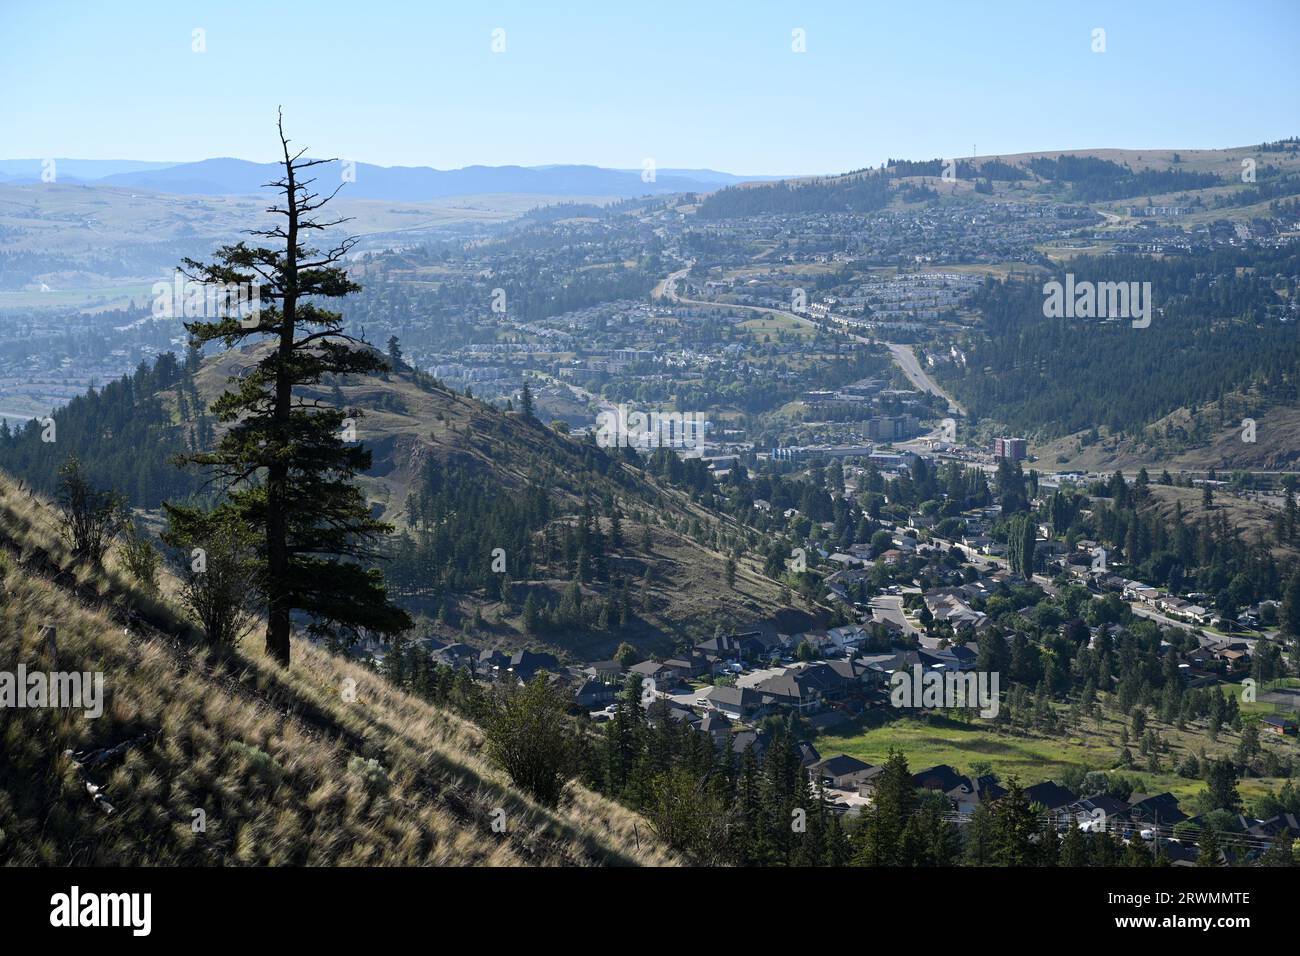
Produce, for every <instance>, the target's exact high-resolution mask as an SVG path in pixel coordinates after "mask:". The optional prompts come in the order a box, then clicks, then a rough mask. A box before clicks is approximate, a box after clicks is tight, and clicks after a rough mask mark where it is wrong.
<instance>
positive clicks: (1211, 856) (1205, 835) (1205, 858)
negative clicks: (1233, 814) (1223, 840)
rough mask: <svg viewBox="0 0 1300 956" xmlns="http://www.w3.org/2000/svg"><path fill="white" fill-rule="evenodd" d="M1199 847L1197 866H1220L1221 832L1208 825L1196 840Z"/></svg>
mask: <svg viewBox="0 0 1300 956" xmlns="http://www.w3.org/2000/svg"><path fill="white" fill-rule="evenodd" d="M1196 845H1197V847H1198V848H1199V849H1198V852H1197V854H1196V865H1197V866H1218V865H1219V856H1220V853H1221V851H1220V848H1219V833H1218V831H1217V830H1215V829H1214V827H1206V828H1205V829H1204V830H1202V831H1201V834H1200V837H1199V838H1198V839H1197V841H1196Z"/></svg>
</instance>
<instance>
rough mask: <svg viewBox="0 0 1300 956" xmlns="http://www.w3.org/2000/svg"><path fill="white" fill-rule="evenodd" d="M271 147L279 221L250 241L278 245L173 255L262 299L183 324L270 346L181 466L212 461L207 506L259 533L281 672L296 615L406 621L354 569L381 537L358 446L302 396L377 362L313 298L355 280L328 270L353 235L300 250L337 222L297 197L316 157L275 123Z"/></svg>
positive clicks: (271, 643)
mask: <svg viewBox="0 0 1300 956" xmlns="http://www.w3.org/2000/svg"><path fill="white" fill-rule="evenodd" d="M280 144H281V148H282V151H283V161H282V162H283V166H284V175H283V177H282V178H280V179H279V180H277V181H276V182H275V183H274V184H273V185H274V187H275V188H276V189H278V190H280V192H281V193H282V194H283V198H282V200H281V202H280V203H278V204H276V205H274V206H272V207H271V208H270V210H269V211H270V212H271V213H272V214H274V215H278V216H283V217H284V221H283V222H282V223H277V224H276V225H275V226H274V227H273V228H271V229H265V230H256V231H254V232H253V235H255V236H258V237H261V238H263V239H270V240H273V241H279V242H282V243H283V248H268V247H265V246H257V247H250V246H249V245H247V244H246V243H244V242H242V241H241V242H239V243H237V244H235V245H233V246H223V247H222V248H221V249H220V250H218V253H217V260H216V262H214V263H211V264H207V265H205V264H203V263H200V262H196V261H195V260H193V259H188V258H187V259H185V260H184V262H185V266H186V268H187V270H189V271H187V273H186V274H187V275H189V276H190V277H191V278H193V279H197V280H199V281H202V282H205V283H211V284H215V285H217V286H218V287H224V288H230V287H232V286H238V287H241V288H249V287H252V288H253V289H255V290H256V293H257V301H258V302H260V303H261V307H260V309H258V310H257V311H255V312H253V314H252V315H251V316H249V315H246V314H244V315H236V314H231V313H229V312H228V313H227V314H224V315H219V316H214V317H211V320H210V321H196V322H188V323H186V326H185V327H186V330H187V331H188V332H189V334H190V340H191V344H193V345H194V346H195V347H201V346H202V345H204V344H206V343H208V342H211V341H221V342H222V343H223V344H224V345H225V346H226V347H227V348H235V347H237V346H240V345H241V344H243V343H245V342H246V341H248V340H252V341H254V342H257V341H261V340H264V339H269V340H270V347H269V348H268V349H266V350H265V352H264V353H263V354H262V357H261V358H260V359H258V360H257V362H256V363H255V364H254V365H253V366H252V368H251V370H250V372H249V374H248V375H247V376H246V377H244V378H243V379H242V380H240V381H239V383H238V386H237V387H236V388H235V389H234V390H232V391H227V392H226V393H225V394H223V395H222V396H221V397H220V398H219V399H218V400H217V401H216V402H215V403H214V404H213V411H214V412H215V413H216V414H217V417H218V419H219V420H220V421H221V422H223V423H225V424H226V425H227V428H226V431H225V433H224V435H222V437H221V440H220V441H219V442H218V444H217V446H216V449H215V451H212V452H210V453H209V452H200V453H197V454H192V455H189V456H186V460H188V461H189V462H192V463H197V464H200V465H205V466H210V467H211V468H213V469H214V471H215V474H216V476H217V478H218V480H219V481H220V482H222V483H223V484H224V485H225V490H226V491H227V494H228V496H229V499H228V501H226V502H225V503H223V504H222V505H220V506H219V508H218V511H219V512H226V513H227V515H230V514H233V515H234V516H235V517H237V519H238V520H240V521H242V522H243V523H245V524H246V525H247V526H249V527H250V528H253V529H255V530H256V531H257V532H258V534H259V536H260V537H262V538H263V541H264V546H265V553H264V555H263V556H262V560H263V565H262V569H261V570H262V581H261V585H262V588H261V589H262V592H263V593H264V594H265V596H266V603H267V607H266V615H267V628H266V651H267V653H268V654H269V655H270V656H271V657H272V658H273V659H274V660H275V661H277V662H278V663H280V664H282V665H286V666H287V665H288V663H289V634H290V629H291V628H290V623H291V620H292V615H293V613H294V612H295V611H301V612H304V613H305V614H306V615H307V616H308V617H309V618H310V620H311V624H310V627H309V630H311V632H312V633H313V634H316V635H317V636H322V637H327V638H329V639H331V640H334V641H339V640H342V641H347V640H351V639H354V638H355V637H357V636H358V635H359V633H360V632H361V631H363V630H365V631H371V632H375V633H378V634H394V633H397V632H399V631H402V630H404V629H405V628H408V627H410V625H411V620H410V618H409V617H408V616H407V614H406V612H405V611H403V610H401V609H400V608H398V607H396V606H395V605H393V604H392V603H391V602H390V601H389V600H388V595H387V592H386V590H385V586H384V580H383V575H382V573H381V572H380V571H379V570H378V569H375V568H367V567H366V566H365V564H364V563H362V562H363V560H364V559H368V558H374V557H377V556H378V554H379V551H378V547H377V544H378V541H379V540H380V539H381V538H383V537H384V536H385V535H387V534H389V533H391V531H392V528H391V526H390V525H387V524H384V523H383V522H380V521H378V520H376V519H375V518H373V517H372V516H371V513H370V508H369V506H368V504H367V503H366V500H365V497H364V496H363V495H362V494H361V491H360V490H359V489H358V488H357V486H356V484H355V483H354V478H355V476H356V475H357V474H359V473H361V472H364V471H366V470H367V469H369V468H370V452H369V451H367V450H365V449H364V448H363V447H362V446H361V445H359V444H357V443H356V442H355V441H354V440H353V439H352V436H351V434H350V431H349V428H348V426H350V425H352V424H353V423H352V422H348V413H346V412H344V411H342V410H340V409H334V408H328V407H324V406H322V405H321V404H320V403H318V402H314V401H310V400H308V399H307V398H305V397H303V395H302V389H303V388H305V387H309V386H312V385H316V384H319V383H320V382H321V380H322V379H323V378H324V377H326V376H331V375H348V374H363V373H367V372H376V371H379V370H381V369H382V368H384V360H383V358H382V357H381V356H380V355H379V354H378V353H377V352H375V351H374V350H373V349H371V348H370V347H368V346H366V345H365V343H364V342H361V341H359V340H356V339H354V338H352V337H351V336H348V335H345V334H344V333H343V332H342V323H343V320H342V316H341V315H339V314H338V313H337V312H331V311H328V310H326V309H324V308H323V307H322V306H321V304H320V302H321V300H322V299H331V298H341V297H343V296H346V295H348V294H349V293H351V292H354V291H356V290H357V289H358V288H360V287H359V286H358V285H357V284H356V283H354V282H353V281H352V280H351V279H349V278H348V275H347V273H346V271H345V270H344V269H343V268H342V267H341V266H340V265H339V263H341V262H342V261H343V260H344V258H345V257H346V255H347V253H348V251H349V250H350V249H351V248H352V246H353V245H354V244H355V242H356V240H355V239H345V240H344V241H343V242H342V243H341V244H340V245H338V246H335V247H334V248H333V249H331V250H329V251H328V252H324V253H321V252H318V251H317V250H315V249H312V248H310V247H308V246H307V245H306V244H305V240H306V238H307V237H308V236H310V235H311V234H312V233H313V232H317V231H321V230H325V229H328V228H331V227H333V226H336V225H338V224H339V222H340V220H332V221H321V220H319V219H317V218H316V217H315V216H314V215H313V213H314V212H315V211H316V210H319V209H320V208H321V207H322V206H324V205H326V204H327V203H328V202H329V200H330V199H331V198H333V196H332V195H331V196H329V197H325V198H321V197H320V196H319V195H318V194H316V193H313V192H311V191H310V189H309V185H310V183H311V180H310V178H308V179H306V180H305V181H304V179H303V178H302V177H303V173H304V172H306V171H307V170H309V169H310V168H311V167H314V166H318V165H321V164H322V163H325V162H329V161H328V160H312V159H303V158H302V156H303V153H304V152H305V150H299V151H298V152H297V153H291V152H290V150H289V141H288V139H286V138H285V136H284V129H283V123H281V124H280ZM335 192H337V190H336V191H335ZM268 303H269V304H268ZM300 333H302V334H301V335H300ZM359 414H360V413H359V412H354V413H352V416H351V417H352V418H353V419H355V418H356V417H357V416H358V415H359ZM166 511H167V515H168V519H169V525H170V527H169V533H170V535H171V538H170V540H171V541H172V543H178V542H185V541H192V540H201V539H202V538H203V537H205V536H206V535H205V531H207V530H208V529H209V528H210V527H211V526H212V524H213V522H214V520H219V516H218V515H217V514H216V513H213V512H204V511H201V510H200V509H198V508H195V507H189V506H178V505H171V504H168V505H166Z"/></svg>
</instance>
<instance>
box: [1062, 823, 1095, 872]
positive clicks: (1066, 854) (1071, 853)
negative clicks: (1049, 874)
mask: <svg viewBox="0 0 1300 956" xmlns="http://www.w3.org/2000/svg"><path fill="white" fill-rule="evenodd" d="M1057 862H1058V865H1059V866H1068V867H1080V866H1087V865H1088V847H1087V843H1086V842H1085V841H1084V838H1083V831H1082V830H1080V829H1079V824H1078V822H1077V821H1075V819H1074V818H1073V817H1071V818H1070V827H1069V829H1067V830H1066V831H1065V838H1064V839H1063V840H1062V841H1061V853H1060V856H1059V858H1058V861H1057Z"/></svg>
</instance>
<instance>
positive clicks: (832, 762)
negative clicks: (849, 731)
mask: <svg viewBox="0 0 1300 956" xmlns="http://www.w3.org/2000/svg"><path fill="white" fill-rule="evenodd" d="M871 770H872V766H871V764H869V763H863V762H862V761H861V760H859V759H858V758H857V757H850V756H848V755H847V754H836V755H835V756H833V757H827V758H826V759H825V760H819V761H818V762H817V763H815V764H813V765H812V766H811V767H809V768H808V776H809V777H811V778H812V779H814V780H818V781H820V782H821V784H822V786H824V787H834V788H835V789H836V790H857V789H858V786H859V785H860V784H861V783H863V782H864V781H865V780H866V779H867V778H868V777H869V776H870V775H871Z"/></svg>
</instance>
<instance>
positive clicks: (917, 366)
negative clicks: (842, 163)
mask: <svg viewBox="0 0 1300 956" xmlns="http://www.w3.org/2000/svg"><path fill="white" fill-rule="evenodd" d="M694 265H695V263H694V262H692V263H690V265H688V266H686V268H684V269H678V270H677V271H676V272H673V273H670V274H669V275H668V276H667V277H666V278H665V279H664V281H663V284H662V286H661V287H660V289H659V294H660V296H661V297H662V298H665V299H667V300H668V301H669V302H673V303H679V304H682V305H702V306H712V307H713V308H728V309H745V310H746V311H749V312H757V313H759V314H760V315H779V316H781V317H783V318H788V319H794V320H795V321H796V322H801V323H803V324H804V325H808V326H811V327H813V328H818V329H819V328H822V326H820V325H818V323H816V322H814V321H813V320H812V319H810V318H808V317H807V316H806V315H800V314H799V313H798V312H792V311H789V310H787V309H773V308H769V307H767V306H762V305H733V304H731V303H728V302H710V301H708V300H707V299H687V298H684V297H683V296H680V295H678V294H677V283H678V282H680V281H681V280H682V278H683V277H684V276H685V275H686V273H688V272H690V271H691V268H692V267H693V266H694ZM833 321H835V322H836V323H837V324H838V325H839V326H840V328H841V329H843V330H844V333H845V334H846V335H848V337H849V338H851V339H853V340H854V341H856V342H862V343H863V344H865V345H872V344H874V343H875V341H878V340H873V339H869V338H867V337H866V336H862V335H858V334H857V333H855V332H851V331H849V328H848V323H847V322H845V321H844V320H843V319H834V320H833ZM880 341H881V344H882V345H884V346H885V347H886V348H888V349H889V354H890V356H891V357H892V358H893V360H894V364H895V365H897V366H898V368H899V370H900V371H901V372H902V373H903V375H904V376H906V378H907V380H908V381H909V382H911V383H912V384H913V385H914V386H915V387H916V388H918V389H920V390H921V391H923V392H928V393H929V394H931V395H937V396H939V397H940V398H942V399H943V400H944V401H946V402H947V403H948V413H949V414H950V415H965V414H966V410H965V409H964V408H963V407H962V406H961V404H960V403H959V402H958V401H957V400H956V399H954V398H953V397H952V396H951V395H949V394H948V393H947V392H945V391H944V390H943V389H942V388H940V387H939V384H938V383H937V382H936V381H935V380H934V379H932V378H931V377H930V376H929V375H927V374H926V373H925V370H924V369H922V368H921V363H920V362H918V361H917V360H916V353H915V352H913V351H912V346H910V345H903V344H899V343H894V342H884V341H883V340H880Z"/></svg>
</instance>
